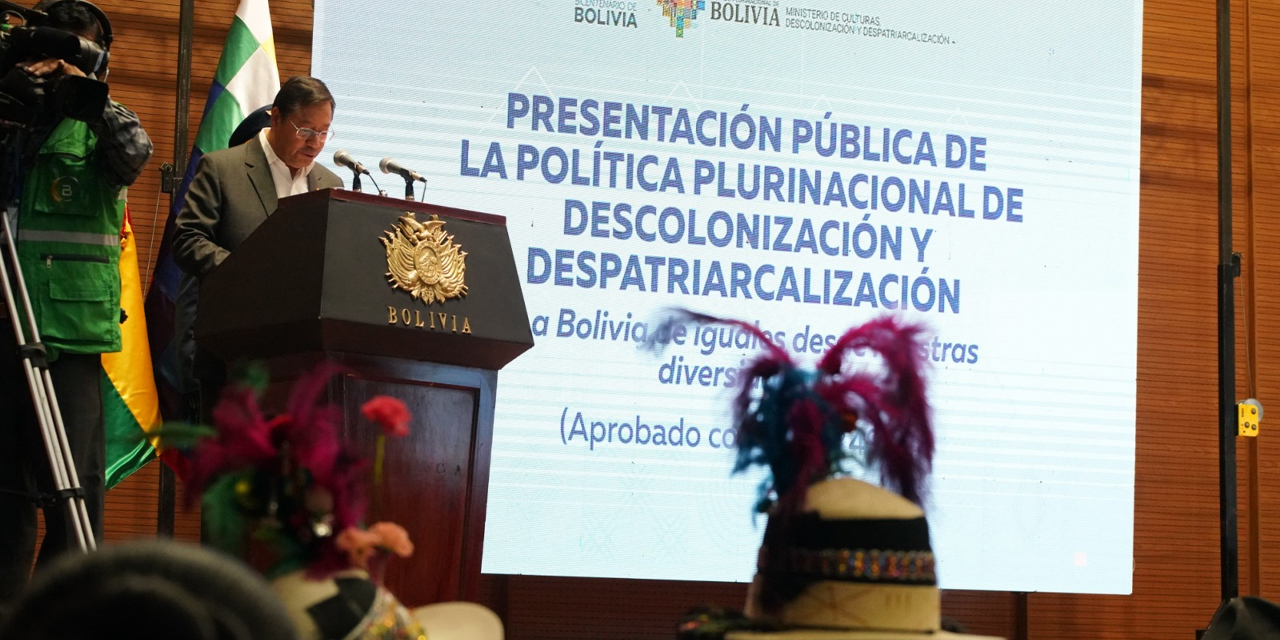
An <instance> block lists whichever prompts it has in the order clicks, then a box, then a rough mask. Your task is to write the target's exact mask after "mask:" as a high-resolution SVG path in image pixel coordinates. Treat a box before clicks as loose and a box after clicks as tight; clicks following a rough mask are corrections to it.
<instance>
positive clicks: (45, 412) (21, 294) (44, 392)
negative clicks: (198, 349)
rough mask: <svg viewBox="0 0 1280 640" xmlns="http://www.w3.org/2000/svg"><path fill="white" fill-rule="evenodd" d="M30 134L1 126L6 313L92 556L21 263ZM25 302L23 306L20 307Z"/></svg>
mask: <svg viewBox="0 0 1280 640" xmlns="http://www.w3.org/2000/svg"><path fill="white" fill-rule="evenodd" d="M24 134H25V130H24V129H23V128H22V127H20V126H13V125H10V124H8V123H3V122H0V141H2V142H3V144H0V149H6V150H7V152H6V153H4V157H3V158H0V187H2V188H3V189H4V191H3V196H4V210H3V211H0V221H2V224H0V235H2V236H3V238H4V243H3V246H0V288H3V290H4V302H5V307H6V308H7V309H8V311H9V320H10V322H11V323H12V324H13V332H14V337H15V338H16V339H17V344H18V357H19V359H20V360H22V369H23V372H24V373H25V374H26V378H27V387H28V389H29V390H30V393H31V402H32V405H33V407H34V409H35V415H36V420H37V422H39V424H40V435H41V437H42V438H43V440H44V449H45V453H46V455H48V457H49V469H50V471H51V472H52V476H53V486H54V490H55V498H56V499H57V500H59V501H61V502H62V503H63V506H64V508H66V510H67V519H68V521H69V522H70V527H71V529H72V531H73V533H74V534H75V538H76V541H77V542H78V544H79V545H80V549H81V550H82V551H85V552H88V551H93V550H95V549H96V548H97V541H96V539H95V537H94V535H93V527H92V525H91V524H90V521H89V510H88V507H87V506H86V505H85V500H84V491H83V489H82V488H81V486H80V478H79V475H78V474H77V473H76V466H75V460H74V459H73V458H72V455H71V446H70V444H69V443H68V441H67V430H66V427H65V425H64V424H63V422H62V412H61V411H60V410H59V409H58V396H57V393H56V392H55V391H54V388H53V377H52V376H51V375H50V373H49V363H48V359H47V358H46V350H45V346H44V344H43V343H42V342H41V341H40V330H39V328H38V327H37V326H36V317H35V313H34V312H33V311H32V310H31V296H30V295H28V293H27V285H26V281H25V280H24V279H23V277H22V268H21V266H20V265H19V263H18V246H17V242H16V240H15V236H14V233H13V225H14V224H15V223H16V218H17V216H16V213H17V206H16V202H17V201H16V198H15V197H13V195H14V194H16V193H17V191H18V189H17V188H16V186H17V185H18V184H19V180H18V177H17V173H18V172H17V171H16V168H17V164H18V162H19V158H20V154H21V153H22V149H23V143H24V142H25V137H26V136H25V135H24ZM19 301H20V302H21V305H19V304H18V302H19ZM24 325H25V327H24ZM19 428H20V427H19Z"/></svg>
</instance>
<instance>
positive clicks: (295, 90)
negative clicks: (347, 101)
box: [272, 76, 338, 118]
mask: <svg viewBox="0 0 1280 640" xmlns="http://www.w3.org/2000/svg"><path fill="white" fill-rule="evenodd" d="M325 102H328V103H329V108H330V109H336V108H337V107H338V103H337V102H335V101H334V99H333V94H332V93H329V87H326V86H324V83H323V82H321V81H319V80H317V79H315V78H312V77H310V76H294V77H292V78H289V79H288V80H285V82H284V84H283V85H281V87H280V92H279V93H277V94H276V99H275V101H274V102H272V108H273V111H274V113H275V114H278V115H279V116H280V117H281V118H286V117H288V116H289V115H291V114H293V112H295V111H297V110H299V109H305V108H306V107H310V106H314V105H317V104H323V103H325Z"/></svg>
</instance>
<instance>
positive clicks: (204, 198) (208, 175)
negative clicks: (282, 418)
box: [173, 76, 342, 417]
mask: <svg viewBox="0 0 1280 640" xmlns="http://www.w3.org/2000/svg"><path fill="white" fill-rule="evenodd" d="M335 106H336V103H335V102H334V99H333V94H332V93H330V92H329V88H328V87H326V86H325V84H324V83H323V82H321V81H320V80H317V79H315V78H310V77H305V76H295V77H292V78H289V79H288V80H287V81H286V82H285V83H284V85H282V86H281V87H280V92H279V93H277V94H276V98H275V101H274V102H273V103H272V109H271V126H270V127H269V128H265V129H263V130H262V131H261V132H260V133H258V135H257V136H256V137H254V138H252V139H250V140H249V142H247V143H245V144H243V145H240V146H238V147H232V148H230V149H224V150H221V151H215V152H213V153H210V154H208V155H206V156H204V157H203V158H201V159H200V165H199V166H198V167H197V168H196V174H195V178H194V179H193V180H192V181H191V186H190V188H189V189H188V191H187V200H186V202H185V204H184V205H183V207H182V210H181V211H180V212H179V213H178V218H177V220H176V221H175V228H176V232H175V234H174V239H173V255H174V260H175V262H177V264H178V266H179V267H180V268H181V269H182V270H183V271H184V272H185V273H184V274H183V278H182V284H181V287H180V289H179V293H178V328H177V329H178V370H179V372H181V373H182V374H183V376H182V377H183V378H184V379H189V377H194V378H195V380H197V381H198V382H199V385H200V390H199V397H198V401H199V403H200V404H199V406H198V407H197V411H198V412H199V415H201V417H207V416H204V414H207V412H208V410H209V408H210V406H211V405H210V402H211V401H212V400H213V399H214V398H215V397H216V394H217V390H218V388H219V387H220V386H221V383H222V381H223V379H224V377H225V372H224V371H223V366H222V363H220V362H218V361H217V360H216V359H215V358H213V356H211V355H210V354H207V353H204V352H200V351H198V350H197V349H196V347H195V334H194V330H193V327H194V326H195V314H196V301H197V299H198V298H199V282H200V280H201V279H202V278H203V277H204V276H205V274H207V273H209V271H211V270H213V268H214V267H216V266H218V265H219V264H220V263H221V262H222V261H223V260H224V259H225V258H226V257H227V255H228V254H230V252H232V251H234V250H235V249H236V247H238V246H239V245H240V243H241V242H243V241H244V239H245V238H247V237H248V236H249V234H251V233H253V231H254V230H255V229H257V228H258V225H260V224H262V222H263V221H264V220H266V219H267V216H269V215H271V214H272V213H274V212H275V210H276V203H277V202H278V201H279V200H280V198H285V197H288V196H291V195H298V194H301V193H306V192H308V191H315V190H318V189H328V188H341V187H342V179H341V178H339V177H338V176H337V175H335V174H334V173H333V172H332V171H330V170H328V169H326V168H325V167H323V166H321V165H318V164H316V162H315V160H316V158H317V157H319V155H320V153H321V151H323V150H324V145H325V142H326V141H328V139H329V137H330V135H331V134H332V131H331V124H332V123H333V110H334V107H335ZM188 374H190V375H188Z"/></svg>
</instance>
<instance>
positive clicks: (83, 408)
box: [38, 354, 106, 564]
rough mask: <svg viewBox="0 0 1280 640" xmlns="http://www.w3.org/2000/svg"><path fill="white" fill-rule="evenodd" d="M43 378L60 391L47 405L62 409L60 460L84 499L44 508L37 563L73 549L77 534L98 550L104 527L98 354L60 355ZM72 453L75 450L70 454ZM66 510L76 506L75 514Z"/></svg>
mask: <svg viewBox="0 0 1280 640" xmlns="http://www.w3.org/2000/svg"><path fill="white" fill-rule="evenodd" d="M47 375H48V376H49V377H50V378H52V382H53V387H52V388H53V389H54V390H55V392H60V393H58V394H57V397H56V398H53V400H56V401H55V402H50V406H51V407H57V408H58V409H59V410H60V414H61V419H62V420H61V421H62V424H63V427H64V429H63V431H62V432H61V434H62V435H64V436H65V439H64V440H63V442H62V443H61V445H62V449H63V452H62V453H63V456H62V457H63V459H64V460H66V461H67V465H66V466H67V481H68V486H71V487H77V486H78V487H83V488H84V496H83V498H82V499H78V500H67V501H64V504H60V505H58V508H57V509H56V510H55V509H46V510H45V524H46V527H47V531H48V533H47V534H46V535H45V543H44V546H42V547H41V551H40V560H39V562H38V564H43V563H44V562H46V561H47V560H48V559H49V558H51V557H53V556H54V555H55V554H56V553H57V552H59V551H61V550H69V549H72V548H77V547H78V544H79V539H80V534H81V533H83V538H84V543H85V546H86V547H87V548H88V549H89V550H93V549H94V548H96V546H97V544H96V543H97V536H98V533H99V531H100V527H101V523H102V497H103V496H102V489H103V482H104V475H105V469H104V467H105V464H106V460H105V458H106V452H105V444H104V434H103V414H102V411H103V410H102V390H101V382H102V362H101V358H100V357H99V356H97V355H96V354H95V355H91V354H62V355H61V356H60V357H59V358H58V360H57V361H56V362H53V363H50V365H49V370H48V372H47ZM54 422H55V423H56V422H57V421H56V420H55V421H54ZM71 452H75V453H74V456H72V454H71ZM69 507H70V508H74V512H73V511H71V510H70V509H69ZM84 523H87V526H84ZM77 525H81V526H79V527H78V526H77ZM46 549H47V550H48V552H47V553H46V551H45V550H46Z"/></svg>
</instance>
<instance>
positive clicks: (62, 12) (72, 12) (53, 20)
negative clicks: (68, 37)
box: [36, 0, 104, 44]
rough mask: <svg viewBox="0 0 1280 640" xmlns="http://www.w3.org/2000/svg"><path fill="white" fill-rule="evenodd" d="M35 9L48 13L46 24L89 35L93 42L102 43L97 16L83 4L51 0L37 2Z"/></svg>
mask: <svg viewBox="0 0 1280 640" xmlns="http://www.w3.org/2000/svg"><path fill="white" fill-rule="evenodd" d="M36 9H38V10H40V11H45V12H47V13H48V15H49V20H48V22H47V23H46V26H50V27H54V28H56V29H62V30H63V31H71V32H73V33H77V34H80V35H85V36H89V37H90V38H92V39H93V41H94V42H97V43H98V44H104V43H103V42H102V25H101V24H99V23H98V17H97V16H95V15H93V12H92V11H90V10H89V9H88V8H87V7H85V6H84V5H83V4H81V3H79V2H75V1H74V0H53V1H52V2H41V3H40V4H37V5H36Z"/></svg>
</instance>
